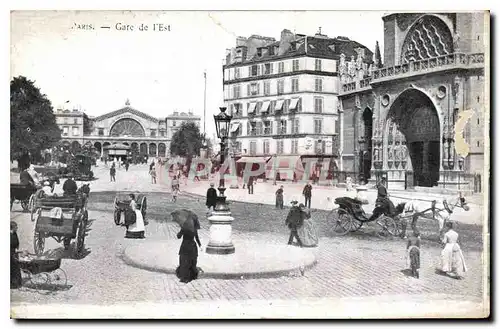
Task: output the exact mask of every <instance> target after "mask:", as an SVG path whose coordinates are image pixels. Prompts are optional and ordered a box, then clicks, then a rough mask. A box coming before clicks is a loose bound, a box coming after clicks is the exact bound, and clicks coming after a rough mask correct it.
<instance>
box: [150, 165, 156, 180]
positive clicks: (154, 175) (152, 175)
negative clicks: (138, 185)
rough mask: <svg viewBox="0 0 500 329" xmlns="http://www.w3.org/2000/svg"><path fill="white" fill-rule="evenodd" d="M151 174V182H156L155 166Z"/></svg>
mask: <svg viewBox="0 0 500 329" xmlns="http://www.w3.org/2000/svg"><path fill="white" fill-rule="evenodd" d="M149 174H150V175H151V184H156V169H155V167H153V168H151V170H150V171H149Z"/></svg>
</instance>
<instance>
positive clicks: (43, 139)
mask: <svg viewBox="0 0 500 329" xmlns="http://www.w3.org/2000/svg"><path fill="white" fill-rule="evenodd" d="M60 139H61V131H60V129H59V127H58V125H57V123H56V117H55V115H54V113H53V111H52V105H51V103H50V101H49V100H48V99H47V96H46V95H43V94H41V93H40V89H39V88H37V87H36V86H35V84H34V82H33V81H30V80H28V79H27V78H26V77H23V76H19V77H16V78H14V79H13V80H12V81H11V82H10V150H11V152H10V157H11V160H18V161H19V160H20V159H26V158H27V156H28V155H29V154H31V155H35V154H38V153H40V151H41V150H44V149H47V148H50V147H52V146H54V145H56V144H57V142H58V141H59V140H60Z"/></svg>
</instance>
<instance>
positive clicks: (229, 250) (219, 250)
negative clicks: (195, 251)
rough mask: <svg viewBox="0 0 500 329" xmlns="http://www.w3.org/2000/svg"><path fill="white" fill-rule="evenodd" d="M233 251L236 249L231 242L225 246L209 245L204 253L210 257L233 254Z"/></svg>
mask: <svg viewBox="0 0 500 329" xmlns="http://www.w3.org/2000/svg"><path fill="white" fill-rule="evenodd" d="M235 250H236V249H235V248H234V245H233V243H232V242H231V243H230V244H227V245H219V246H217V245H211V244H210V243H209V244H208V246H207V248H206V249H205V252H206V253H207V254H211V255H229V254H234V252H235Z"/></svg>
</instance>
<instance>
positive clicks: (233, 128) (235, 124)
mask: <svg viewBox="0 0 500 329" xmlns="http://www.w3.org/2000/svg"><path fill="white" fill-rule="evenodd" d="M238 128H240V123H239V122H233V123H231V132H232V133H235V132H237V131H238Z"/></svg>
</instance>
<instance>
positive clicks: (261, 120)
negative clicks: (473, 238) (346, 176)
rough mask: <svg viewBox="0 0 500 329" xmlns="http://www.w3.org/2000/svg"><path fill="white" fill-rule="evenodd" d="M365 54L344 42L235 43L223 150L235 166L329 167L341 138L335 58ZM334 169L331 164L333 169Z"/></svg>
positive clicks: (292, 38) (285, 38) (300, 38)
mask: <svg viewBox="0 0 500 329" xmlns="http://www.w3.org/2000/svg"><path fill="white" fill-rule="evenodd" d="M342 53H344V54H346V55H347V56H362V58H363V65H365V66H366V65H368V64H369V63H371V61H372V52H371V51H370V50H368V49H367V48H366V47H364V46H363V45H361V44H359V43H357V42H355V41H352V40H349V39H348V38H345V37H337V38H329V37H328V36H326V35H323V34H320V33H318V34H316V35H315V36H305V35H300V34H294V33H291V32H290V31H288V30H283V31H282V32H281V38H280V40H278V41H276V40H275V39H274V38H269V37H262V36H256V35H252V36H251V37H249V38H243V37H239V38H238V39H237V40H236V47H235V48H232V49H230V50H228V51H227V57H226V64H225V65H224V66H223V70H224V78H223V84H224V101H225V104H226V106H227V107H228V112H229V113H231V114H232V115H233V122H232V125H231V131H230V143H229V144H230V150H231V151H232V154H233V155H234V156H237V157H242V159H239V160H238V162H254V161H255V162H259V161H262V162H265V161H268V160H269V158H270V157H271V156H276V159H278V160H279V158H286V159H288V160H289V161H292V162H297V163H300V162H301V161H299V159H301V160H304V159H305V158H306V157H314V158H318V159H319V160H318V162H320V163H321V162H323V163H325V162H329V164H328V165H329V166H331V164H330V163H332V161H331V160H332V159H335V158H336V157H337V147H336V143H335V140H336V139H337V138H336V137H338V136H339V134H340V133H341V131H340V125H339V114H338V110H337V109H338V98H337V96H338V93H339V87H340V83H339V77H338V64H339V61H340V59H341V56H340V55H341V54H342ZM333 163H335V161H333Z"/></svg>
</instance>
